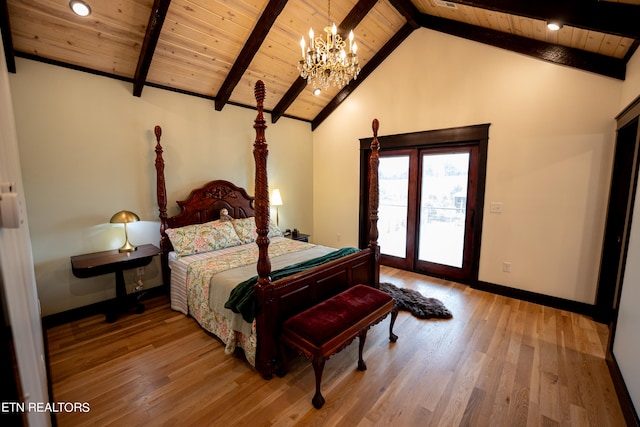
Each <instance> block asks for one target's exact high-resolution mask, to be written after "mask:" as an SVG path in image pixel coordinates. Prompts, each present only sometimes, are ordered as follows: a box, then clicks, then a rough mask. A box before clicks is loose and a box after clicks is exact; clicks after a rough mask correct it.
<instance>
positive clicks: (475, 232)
mask: <svg viewBox="0 0 640 427" xmlns="http://www.w3.org/2000/svg"><path fill="white" fill-rule="evenodd" d="M379 139H380V146H381V150H380V166H379V172H378V173H379V176H378V177H379V180H378V181H379V194H380V198H379V208H378V244H379V246H380V261H381V263H382V264H384V265H389V266H392V267H396V268H401V269H404V270H410V271H417V272H421V273H424V274H428V275H432V276H438V277H444V278H448V279H452V280H457V281H460V282H463V283H469V284H473V283H474V282H476V281H477V279H478V265H479V259H480V240H481V233H482V211H483V204H484V185H485V184H484V183H485V174H486V157H487V156H486V154H487V146H488V145H487V143H488V125H476V126H469V127H465V128H455V129H445V130H436V131H426V132H417V133H413V134H402V135H393V136H389V137H380V138H379ZM369 141H370V140H368V139H362V140H361V149H362V152H363V155H362V157H361V165H362V166H363V167H362V168H361V170H362V171H366V168H365V166H366V163H365V160H366V156H367V155H368V153H367V151H366V145H365V144H367V143H368V142H369ZM364 176H365V174H361V200H362V201H363V200H364V199H363V196H362V195H363V194H365V193H364V190H365V189H366V183H365V181H364ZM364 213H365V212H364V211H361V242H365V237H366V235H365V234H363V232H362V230H366V229H367V228H366V227H365V225H366V219H367V217H366V216H364Z"/></svg>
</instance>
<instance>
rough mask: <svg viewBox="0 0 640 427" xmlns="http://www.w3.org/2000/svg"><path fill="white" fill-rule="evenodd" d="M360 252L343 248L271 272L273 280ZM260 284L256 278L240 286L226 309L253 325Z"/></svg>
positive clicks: (235, 289) (236, 288)
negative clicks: (255, 292)
mask: <svg viewBox="0 0 640 427" xmlns="http://www.w3.org/2000/svg"><path fill="white" fill-rule="evenodd" d="M358 251H360V249H357V248H342V249H338V250H336V251H333V252H329V253H328V254H326V255H323V256H320V257H317V258H312V259H309V260H307V261H302V262H299V263H296V264H292V265H289V266H287V267H284V268H281V269H280V270H275V271H272V272H271V280H272V281H275V280H278V279H282V278H283V277H287V276H290V275H292V274H295V273H299V272H301V271H304V270H308V269H310V268H313V267H317V266H319V265H322V264H325V263H327V262H330V261H333V260H336V259H338V258H342V257H344V256H347V255H350V254H353V253H356V252H358ZM256 283H258V276H254V277H252V278H250V279H247V280H245V281H244V282H241V283H240V284H238V285H237V286H236V287H235V288H233V290H232V291H231V295H230V296H229V300H228V301H227V302H226V303H225V304H224V306H225V308H228V309H229V310H231V311H233V312H234V313H239V314H242V318H243V319H244V320H245V321H247V322H249V323H251V322H253V319H254V318H255V317H256V316H255V314H256V302H255V298H254V297H253V287H254V285H255V284H256Z"/></svg>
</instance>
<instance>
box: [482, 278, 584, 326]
mask: <svg viewBox="0 0 640 427" xmlns="http://www.w3.org/2000/svg"><path fill="white" fill-rule="evenodd" d="M471 287H472V288H474V289H479V290H481V291H486V292H491V293H493V294H498V295H502V296H505V297H509V298H515V299H519V300H523V301H527V302H532V303H535V304H540V305H544V306H547V307H553V308H557V309H559V310H566V311H571V312H573V313H578V314H583V315H585V316H589V317H594V316H593V315H594V313H595V306H594V305H593V304H586V303H583V302H577V301H571V300H568V299H564V298H558V297H552V296H549V295H544V294H539V293H536V292H530V291H524V290H522V289H515V288H510V287H508V286H503V285H496V284H495V283H489V282H483V281H478V282H476V283H474V284H471Z"/></svg>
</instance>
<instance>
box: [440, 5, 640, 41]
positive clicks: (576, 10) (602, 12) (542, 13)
mask: <svg viewBox="0 0 640 427" xmlns="http://www.w3.org/2000/svg"><path fill="white" fill-rule="evenodd" d="M448 1H451V2H452V3H459V4H464V5H467V6H473V7H479V8H482V9H489V10H495V11H498V12H503V13H509V14H512V15H520V16H526V17H528V18H535V19H542V20H549V19H558V20H560V21H561V22H562V23H563V24H564V25H570V26H572V27H577V28H583V29H587V30H593V31H598V32H602V33H608V34H616V35H619V36H623V37H629V38H633V39H638V38H640V6H637V5H632V4H625V3H612V2H602V1H599V0H562V1H558V0H536V1H531V0H448Z"/></svg>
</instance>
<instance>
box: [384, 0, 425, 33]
mask: <svg viewBox="0 0 640 427" xmlns="http://www.w3.org/2000/svg"><path fill="white" fill-rule="evenodd" d="M389 3H391V6H393V7H394V8H395V9H396V10H397V11H398V13H400V14H401V15H402V16H404V19H406V20H407V23H408V24H409V25H411V26H412V27H413V28H418V27H419V26H420V24H418V18H419V17H420V15H421V14H420V11H419V10H418V8H416V6H415V5H414V4H413V3H411V1H410V0H389Z"/></svg>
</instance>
